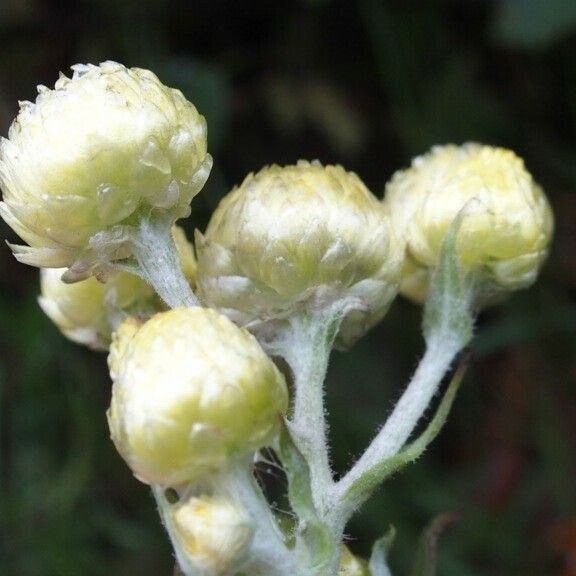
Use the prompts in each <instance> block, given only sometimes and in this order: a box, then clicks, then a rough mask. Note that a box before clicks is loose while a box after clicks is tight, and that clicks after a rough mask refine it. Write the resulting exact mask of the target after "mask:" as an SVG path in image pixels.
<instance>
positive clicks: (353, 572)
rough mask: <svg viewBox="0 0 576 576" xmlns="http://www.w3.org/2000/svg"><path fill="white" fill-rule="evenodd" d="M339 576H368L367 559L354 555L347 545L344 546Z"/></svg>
mask: <svg viewBox="0 0 576 576" xmlns="http://www.w3.org/2000/svg"><path fill="white" fill-rule="evenodd" d="M338 576H368V569H367V567H366V561H365V560H362V559H360V558H357V557H356V556H354V554H352V552H350V549H349V548H348V546H345V545H343V546H342V549H341V553H340V567H339V568H338Z"/></svg>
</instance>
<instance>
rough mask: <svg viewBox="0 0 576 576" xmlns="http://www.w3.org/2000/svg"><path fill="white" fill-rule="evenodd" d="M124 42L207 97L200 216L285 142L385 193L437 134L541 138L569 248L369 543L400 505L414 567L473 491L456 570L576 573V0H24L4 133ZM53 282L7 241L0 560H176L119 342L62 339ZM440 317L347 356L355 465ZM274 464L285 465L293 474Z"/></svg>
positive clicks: (483, 327)
mask: <svg viewBox="0 0 576 576" xmlns="http://www.w3.org/2000/svg"><path fill="white" fill-rule="evenodd" d="M105 59H115V60H118V61H120V62H123V63H125V64H127V65H130V66H135V65H137V66H142V67H149V68H151V69H153V70H154V71H155V72H156V73H157V74H158V75H159V77H160V78H161V79H162V80H163V81H165V82H166V83H168V84H172V85H175V86H177V87H179V88H180V89H182V90H183V92H184V93H185V94H186V95H187V96H188V97H189V98H190V99H191V100H192V101H193V102H194V103H195V104H196V105H197V107H198V108H199V109H200V111H202V112H203V113H204V114H205V115H206V116H207V118H208V123H209V139H210V150H211V152H212V153H213V155H214V159H215V165H214V170H213V172H212V175H211V177H210V181H209V184H208V185H207V186H206V188H205V190H204V191H203V193H202V194H201V195H200V196H199V197H198V198H197V200H195V201H194V210H195V213H194V215H193V218H192V220H191V222H189V223H188V229H189V230H192V228H193V227H194V226H198V227H200V228H203V227H204V225H205V222H206V220H207V218H208V216H209V214H210V212H211V211H212V210H213V208H214V207H215V205H216V203H217V202H218V200H219V198H220V197H221V196H222V195H223V194H224V193H226V191H228V190H229V189H230V188H231V186H232V185H233V184H234V183H238V182H240V181H241V179H242V178H243V177H244V175H245V174H246V173H248V172H249V171H252V170H257V169H259V168H260V167H261V166H263V165H264V164H267V163H272V162H277V163H291V162H294V161H296V160H297V159H299V158H305V159H314V158H318V159H320V160H321V161H323V162H325V163H331V162H338V163H341V164H343V165H344V166H345V167H347V168H349V169H353V170H355V171H356V172H358V174H359V175H360V176H361V177H362V178H363V179H364V180H365V182H366V183H367V184H368V185H369V187H370V188H371V189H372V190H373V191H374V192H375V193H376V194H379V195H380V194H381V193H382V190H383V186H384V183H385V181H386V180H387V179H388V178H389V177H390V176H391V174H392V173H393V171H394V170H396V169H398V168H400V167H402V166H405V165H406V164H407V163H408V162H409V160H410V158H411V157H412V156H413V155H416V154H419V153H422V152H424V151H426V150H427V149H428V148H429V147H430V146H431V145H433V144H437V143H446V142H456V143H460V142H463V141H466V140H477V141H481V142H486V143H492V144H498V145H504V146H509V147H511V148H513V149H514V150H516V151H517V152H518V153H519V154H520V155H522V156H523V157H524V158H525V159H526V162H527V164H528V166H529V168H530V170H531V171H532V172H533V174H534V175H535V177H536V178H537V179H538V180H539V181H540V182H541V184H542V185H543V187H544V188H545V190H546V191H547V192H548V194H549V196H550V199H551V201H552V203H553V205H554V209H555V212H556V217H557V232H556V238H555V243H554V246H553V251H552V254H551V257H550V260H549V262H548V264H547V265H546V267H545V269H544V270H543V272H542V275H541V278H540V279H539V281H538V284H537V285H536V286H535V287H533V288H532V289H530V290H529V291H526V292H524V293H521V294H518V295H516V296H514V297H513V298H512V299H510V300H509V301H508V302H507V303H506V304H505V305H502V306H500V307H498V308H495V309H492V310H490V311H489V312H487V313H486V314H485V315H483V316H482V317H481V318H480V320H479V323H478V328H477V338H476V341H475V345H474V359H473V366H472V368H471V370H470V372H469V376H468V377H467V379H466V381H465V385H464V386H463V388H462V390H461V392H460V395H459V398H458V400H457V403H456V405H455V407H454V410H453V413H452V416H451V419H450V421H449V423H448V425H447V427H446V428H445V430H444V431H443V433H442V435H441V436H440V438H439V439H438V440H437V441H436V442H435V443H434V444H433V445H432V447H431V448H430V449H429V450H428V452H427V453H426V455H425V456H424V457H422V458H421V460H420V461H419V462H418V463H417V464H416V465H413V466H412V467H411V468H409V469H407V470H406V471H404V472H403V473H401V474H399V475H398V476H397V477H395V478H394V479H393V480H392V481H391V482H389V483H388V484H387V485H386V487H385V488H384V489H382V490H381V492H380V493H379V495H378V496H377V497H376V498H374V499H373V500H372V501H371V502H370V504H369V506H368V508H367V509H366V510H365V511H364V512H363V513H362V514H359V515H358V516H357V518H356V519H355V520H354V522H353V524H352V525H351V526H350V531H349V534H350V542H349V545H350V547H351V548H352V549H353V550H354V551H355V552H358V553H362V554H366V553H367V552H368V550H369V547H370V543H371V542H372V540H373V539H374V538H376V537H377V536H379V535H380V534H382V533H383V532H384V531H385V530H386V528H387V527H388V525H389V524H394V525H395V526H396V528H397V530H398V537H397V541H396V544H395V547H394V549H393V552H392V559H391V562H392V566H393V568H394V574H395V576H409V573H410V568H409V566H410V564H411V559H412V556H413V551H414V549H415V546H416V542H417V539H418V535H419V533H420V532H421V530H422V529H423V527H424V526H425V525H426V524H427V523H428V522H429V521H430V520H431V519H432V518H433V517H434V516H436V515H438V514H439V513H442V512H446V511H459V512H460V513H461V519H460V521H459V522H457V523H456V524H454V525H453V526H451V527H450V528H449V529H448V530H447V531H446V533H445V534H444V535H443V536H442V538H441V541H440V550H439V555H440V564H439V572H438V574H439V576H481V575H482V576H532V575H534V576H540V575H545V576H574V575H575V574H576V386H575V379H576V303H575V302H574V293H575V288H576V197H575V195H574V191H575V190H576V2H575V1H574V0H503V1H500V2H496V1H495V2H488V1H485V2H482V1H476V2H473V1H469V2H455V1H454V2H424V1H422V2H415V1H406V0H405V1H400V0H398V1H397V2H382V1H378V0H332V1H330V0H324V1H319V0H318V1H312V0H309V1H307V2H306V1H297V0H292V1H288V0H238V1H232V0H230V1H224V0H188V1H186V0H179V1H178V0H164V1H162V0H117V1H114V0H81V1H80V0H76V1H73V0H69V1H68V2H56V1H55V0H54V1H48V2H47V1H41V0H2V1H1V3H0V131H1V132H2V133H3V134H6V132H7V129H8V126H9V124H10V122H11V120H12V119H13V117H14V116H15V114H16V112H17V100H25V99H33V98H34V97H35V85H36V84H39V83H43V84H47V85H53V83H54V81H55V79H56V78H57V74H58V71H67V69H68V67H69V65H70V64H73V63H75V62H95V63H97V62H99V61H102V60H105ZM0 227H1V232H2V237H6V238H10V239H12V240H15V237H14V236H13V234H12V233H11V231H10V230H8V229H7V228H6V227H5V226H4V225H3V224H2V225H1V226H0ZM37 291H38V274H37V271H36V270H34V269H31V268H27V267H25V266H23V265H19V264H18V263H16V262H15V261H14V259H13V258H12V257H11V255H10V253H9V250H8V248H7V247H3V248H2V247H0V446H1V453H0V458H1V470H0V554H1V556H0V574H2V575H3V576H16V575H18V576H37V575H38V576H39V575H42V576H44V575H46V576H52V575H54V576H72V575H74V576H76V575H90V576H91V575H94V576H99V575H106V576H116V575H118V576H120V575H132V574H134V575H143V576H147V575H158V576H164V575H166V576H167V575H169V574H170V571H171V558H170V550H169V546H168V544H167V541H166V538H164V535H163V534H162V530H161V528H160V527H159V524H158V522H157V520H156V517H155V511H154V505H153V501H152V498H151V497H150V495H149V492H148V490H147V489H146V487H145V486H144V485H142V484H140V483H138V482H137V481H136V480H134V479H133V478H132V476H131V475H130V473H129V471H128V468H127V467H126V466H125V465H124V463H123V462H122V461H121V460H120V458H119V457H118V456H117V454H116V452H115V450H114V448H113V446H112V444H111V442H110V441H109V438H108V430H107V425H106V420H105V415H104V413H105V410H106V407H107V404H108V401H109V395H110V383H109V380H108V376H107V373H106V367H105V357H104V356H103V355H97V354H93V353H90V352H88V351H85V350H83V349H81V348H79V347H77V346H75V345H73V344H71V343H69V342H67V341H66V340H64V338H63V337H62V336H61V335H60V334H59V333H58V332H57V331H56V329H55V328H54V327H53V326H52V325H51V324H50V322H49V321H48V320H47V319H46V318H45V317H44V316H43V315H42V313H41V311H40V309H39V308H38V306H37V304H36V295H37ZM419 319H420V310H419V309H418V308H417V307H415V306H413V305H411V304H408V303H406V302H404V301H401V300H398V301H397V302H396V303H395V304H394V306H393V308H392V310H391V312H390V314H389V315H388V317H387V318H386V319H385V320H384V322H383V323H382V325H381V326H379V327H378V328H377V329H375V330H374V331H373V332H372V333H371V334H370V335H369V336H368V337H366V338H365V339H364V340H363V341H362V342H360V343H359V344H358V345H357V346H356V347H355V349H353V350H352V351H351V352H349V353H346V354H336V355H335V357H334V361H333V363H332V366H331V373H330V377H329V382H328V403H329V408H330V412H331V424H332V437H333V443H334V446H335V447H334V460H335V464H336V467H337V469H338V470H343V469H344V468H345V467H346V466H347V465H349V464H350V462H351V461H352V459H353V457H354V456H357V455H358V454H359V453H360V451H361V450H362V447H363V446H364V445H365V444H366V443H367V441H368V439H369V438H370V436H371V435H372V434H373V433H374V430H375V428H376V427H377V425H378V423H379V422H381V421H382V420H383V418H384V416H385V415H386V414H387V413H388V412H389V411H390V408H391V406H392V405H393V400H394V399H395V398H396V397H397V396H398V394H399V391H400V388H401V386H402V385H403V383H404V382H405V381H406V379H407V378H408V376H409V374H410V372H411V370H412V369H413V367H414V365H415V363H416V359H417V357H418V354H419V353H420V352H421V349H422V342H421V339H420V335H419ZM262 477H263V479H264V480H265V481H266V482H267V483H268V484H270V485H271V486H272V489H274V485H275V486H276V488H275V489H276V490H278V489H279V487H280V488H281V487H282V482H283V480H282V478H281V477H280V476H279V474H278V473H277V472H274V471H266V470H264V471H262ZM279 505H280V506H282V504H281V503H280V504H279Z"/></svg>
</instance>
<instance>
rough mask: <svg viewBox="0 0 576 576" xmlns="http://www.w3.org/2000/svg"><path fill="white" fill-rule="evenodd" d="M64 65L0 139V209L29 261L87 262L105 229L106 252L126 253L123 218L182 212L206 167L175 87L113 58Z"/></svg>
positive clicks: (200, 138) (199, 131)
mask: <svg viewBox="0 0 576 576" xmlns="http://www.w3.org/2000/svg"><path fill="white" fill-rule="evenodd" d="M72 68H73V70H74V74H73V76H72V78H71V79H69V78H67V77H65V76H63V75H62V76H61V77H60V79H59V80H58V81H57V82H56V84H55V87H54V89H53V90H49V89H48V88H46V87H43V86H41V87H39V89H38V91H39V94H38V97H37V99H36V102H35V103H31V102H23V103H22V104H21V108H20V113H19V114H18V117H17V118H16V120H15V121H14V123H13V124H12V126H11V128H10V131H9V136H8V139H2V142H1V144H0V180H1V185H2V190H3V193H4V201H3V202H2V203H0V215H1V216H2V217H3V218H4V220H5V221H6V222H7V223H8V224H9V225H10V226H11V227H12V228H13V229H14V230H15V231H16V232H17V233H18V235H19V236H20V237H21V238H22V239H23V240H24V241H25V242H27V243H28V244H29V246H14V247H13V250H14V252H15V254H16V257H17V258H18V259H19V260H20V261H22V262H25V263H27V264H32V265H34V266H42V267H52V268H58V267H69V266H71V265H72V264H74V262H77V261H79V260H81V261H84V262H85V264H84V266H83V267H82V269H84V268H89V264H90V262H92V260H94V259H97V257H96V256H94V251H95V248H97V249H98V250H103V249H104V250H105V248H103V247H102V245H103V244H105V243H103V242H102V234H103V233H111V235H112V237H113V238H114V241H113V242H111V243H110V248H109V249H108V250H109V252H110V253H109V254H107V257H108V258H109V259H114V258H117V257H126V256H127V255H129V254H127V252H126V251H127V250H128V248H127V247H126V246H122V242H121V241H122V238H123V234H122V225H125V224H133V223H135V222H136V221H137V219H138V217H139V214H140V213H141V212H145V211H148V212H149V211H150V210H151V209H158V210H164V211H167V212H168V211H169V212H170V214H171V216H172V217H173V219H174V220H176V219H177V218H181V217H183V216H187V215H188V213H189V211H190V201H191V199H192V197H193V196H194V195H195V194H196V193H197V192H199V190H200V189H201V188H202V186H203V184H204V182H205V181H206V179H207V177H208V174H209V172H210V168H211V165H212V160H211V158H210V156H209V155H208V154H207V152H206V122H205V120H204V118H203V117H202V116H201V115H200V114H199V113H198V111H197V110H196V108H195V107H194V106H193V105H192V104H191V103H190V102H188V101H187V100H186V99H185V98H184V96H183V95H182V93H181V92H180V91H178V90H175V89H173V88H168V87H167V86H165V85H163V84H162V83H161V82H160V81H159V80H158V78H157V77H156V76H155V75H154V74H153V73H152V72H150V71H148V70H142V69H139V68H132V69H127V68H125V67H124V66H122V65H121V64H117V63H115V62H104V63H103V64H100V65H99V66H94V65H90V64H89V65H76V66H73V67H72ZM98 235H99V236H98ZM96 239H97V241H96ZM89 272H90V271H89V270H88V271H87V272H86V275H88V274H89ZM76 279H79V275H78V274H77V275H76Z"/></svg>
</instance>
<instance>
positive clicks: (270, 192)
mask: <svg viewBox="0 0 576 576" xmlns="http://www.w3.org/2000/svg"><path fill="white" fill-rule="evenodd" d="M196 247H197V250H198V267H199V268H198V285H199V289H200V292H201V294H202V297H203V298H204V299H205V301H206V302H207V303H208V304H209V305H210V306H213V307H215V308H217V309H219V310H221V311H223V312H225V313H226V314H227V315H229V316H231V317H232V318H233V319H234V320H235V321H237V322H238V323H240V324H242V325H247V326H250V327H251V328H257V327H258V323H260V322H262V321H264V322H266V321H268V320H272V321H276V320H278V319H282V318H285V317H286V316H288V315H289V314H291V313H293V312H294V311H295V310H296V309H297V308H298V307H303V306H316V305H318V306H321V305H323V304H326V303H327V302H330V301H335V300H340V299H344V298H347V299H348V301H349V302H350V303H351V305H350V313H349V314H348V315H347V316H346V318H345V319H344V322H343V324H342V327H341V330H340V335H339V338H340V342H341V343H343V344H346V343H349V342H351V341H353V340H355V339H356V338H357V337H359V336H361V335H362V333H363V332H364V331H365V330H366V329H367V328H368V327H369V326H370V325H372V324H373V323H374V322H376V321H377V320H379V319H380V318H381V317H382V315H383V314H384V313H385V312H386V310H387V308H388V306H389V304H390V302H391V300H392V299H393V297H394V296H395V294H396V285H397V282H398V275H399V268H400V264H401V251H400V250H399V243H397V242H395V240H394V239H393V238H392V236H391V231H390V226H389V219H388V213H387V210H386V208H385V207H384V206H383V205H382V204H381V203H380V202H379V201H378V200H377V199H376V198H375V197H374V196H373V195H372V194H371V192H370V191H369V190H368V189H367V188H366V186H364V184H363V183H362V181H361V180H360V179H359V178H358V176H356V174H354V173H352V172H346V171H345V170H344V169H343V168H342V167H340V166H326V167H324V166H322V165H321V164H319V163H318V162H312V163H309V162H304V161H300V162H298V164H296V165H294V166H286V167H279V166H269V167H267V168H264V169H263V170H261V171H260V172H258V173H257V174H250V175H249V176H248V177H247V178H246V179H245V180H244V182H243V183H242V185H241V186H240V187H239V188H237V189H235V190H233V191H232V192H231V193H230V194H229V195H228V196H227V197H225V198H224V200H223V201H222V202H221V203H220V205H219V206H218V208H217V209H216V211H215V213H214V214H213V216H212V219H211V221H210V223H209V225H208V228H207V230H206V235H205V237H202V236H201V235H198V237H197V240H196Z"/></svg>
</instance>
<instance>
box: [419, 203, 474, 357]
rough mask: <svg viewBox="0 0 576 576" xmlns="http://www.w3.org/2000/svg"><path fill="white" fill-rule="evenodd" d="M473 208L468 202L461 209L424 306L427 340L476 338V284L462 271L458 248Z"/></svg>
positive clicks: (448, 236) (464, 340) (425, 336)
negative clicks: (473, 308) (463, 227)
mask: <svg viewBox="0 0 576 576" xmlns="http://www.w3.org/2000/svg"><path fill="white" fill-rule="evenodd" d="M470 207H471V204H470V203H468V204H466V205H465V206H464V208H463V209H462V210H461V211H460V213H459V214H458V216H457V217H456V218H455V219H454V222H452V224H451V226H450V228H449V229H448V232H447V233H446V237H445V238H444V242H443V244H442V250H441V252H440V259H439V262H438V266H437V267H436V270H435V271H434V275H433V276H432V281H431V283H430V291H429V293H428V298H427V300H426V305H425V307H424V319H423V322H422V328H423V332H424V338H425V339H426V342H430V340H431V339H432V338H440V339H450V340H453V339H454V338H457V339H458V340H459V341H460V345H461V346H465V345H466V344H468V342H469V341H470V340H471V338H472V332H473V325H474V322H473V319H472V314H471V312H470V306H471V299H472V285H471V281H470V277H469V276H467V275H466V274H464V272H463V271H462V268H461V266H460V259H459V257H458V251H457V249H456V246H457V239H458V233H459V231H460V228H461V227H462V222H463V221H464V218H466V215H467V213H468V211H469V209H470Z"/></svg>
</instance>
